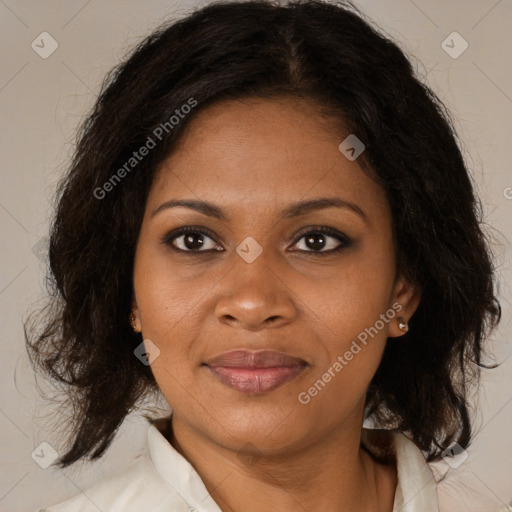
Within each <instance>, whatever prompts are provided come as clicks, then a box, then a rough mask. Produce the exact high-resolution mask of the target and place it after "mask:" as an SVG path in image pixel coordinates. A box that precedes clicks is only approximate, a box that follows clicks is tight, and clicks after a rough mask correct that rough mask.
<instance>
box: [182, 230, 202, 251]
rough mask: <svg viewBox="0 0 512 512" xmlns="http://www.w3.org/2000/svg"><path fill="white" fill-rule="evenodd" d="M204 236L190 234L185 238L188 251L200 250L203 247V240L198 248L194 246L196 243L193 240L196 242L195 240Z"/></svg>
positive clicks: (199, 242) (198, 242) (198, 243)
mask: <svg viewBox="0 0 512 512" xmlns="http://www.w3.org/2000/svg"><path fill="white" fill-rule="evenodd" d="M201 236H202V235H200V234H198V233H196V234H189V235H187V236H186V237H185V246H186V248H187V249H198V248H200V247H202V246H203V240H198V241H197V246H194V242H193V241H192V242H191V240H194V238H198V237H201ZM189 242H190V243H189Z"/></svg>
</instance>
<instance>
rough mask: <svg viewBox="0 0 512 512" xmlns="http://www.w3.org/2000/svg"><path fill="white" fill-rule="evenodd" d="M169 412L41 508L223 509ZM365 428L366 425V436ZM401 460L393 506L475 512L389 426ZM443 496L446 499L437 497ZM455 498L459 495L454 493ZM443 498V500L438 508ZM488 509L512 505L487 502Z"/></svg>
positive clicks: (402, 511) (401, 511)
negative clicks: (122, 452)
mask: <svg viewBox="0 0 512 512" xmlns="http://www.w3.org/2000/svg"><path fill="white" fill-rule="evenodd" d="M167 420H168V418H161V419H159V420H157V421H156V422H155V423H153V424H152V425H150V426H149V428H148V431H147V450H146V451H145V452H144V453H143V454H142V455H139V456H137V457H136V459H135V461H134V463H133V464H132V465H130V466H129V467H128V468H126V469H124V470H123V471H121V472H119V473H117V474H114V475H112V476H110V477H108V478H106V479H104V480H102V481H100V482H97V483H95V484H93V485H92V486H90V487H89V488H87V489H85V490H84V492H82V493H80V494H78V495H76V496H74V497H73V498H71V499H69V500H67V501H65V502H62V503H60V504H58V505H55V506H51V507H47V508H45V509H43V510H41V511H40V512H98V510H100V511H101V512H222V510H221V509H220V507H219V506H218V505H217V504H216V503H215V501H214V500H213V499H212V497H211V496H210V495H209V493H208V491H207V490H206V487H205V485H204V483H203V481H202V480H201V477H200V476H199V474H198V473H197V471H196V470H195V469H194V467H193V466H192V465H191V464H190V462H188V460H187V459H185V458H184V457H183V456H182V455H181V454H180V453H179V452H178V451H177V450H176V449H175V448H174V447H173V446H172V445H171V444H170V443H169V441H168V440H167V439H166V438H165V436H164V434H163V433H162V432H163V431H164V430H163V428H164V425H165V422H166V421H167ZM366 435H367V429H365V428H363V431H362V439H366V438H367V437H366ZM389 435H390V436H391V438H392V443H393V448H394V454H395V457H396V463H397V473H398V485H397V488H396V492H395V501H394V506H393V512H472V511H471V509H470V508H468V507H467V506H466V504H464V503H462V502H461V503H458V502H457V503H458V504H457V503H455V502H454V501H453V496H451V495H450V493H449V492H448V491H445V490H443V492H442V493H441V492H440V491H441V486H440V485H439V484H436V478H435V477H434V474H438V472H437V471H434V472H433V471H432V467H431V466H430V465H429V464H428V463H427V462H426V460H425V457H424V455H423V453H422V452H421V450H420V449H419V448H418V447H417V446H416V445H415V444H414V443H413V442H412V441H411V440H410V439H408V437H406V436H405V435H404V434H403V433H401V432H398V431H389ZM438 497H443V500H438ZM455 499H457V497H455ZM439 503H441V504H442V503H445V505H444V508H440V506H439ZM489 507H490V508H488V509H487V508H486V509H485V511H484V510H483V509H482V508H478V509H477V508H475V512H502V511H510V510H511V509H509V508H508V507H505V508H504V506H503V504H501V505H500V504H499V503H498V504H497V505H496V504H494V503H489Z"/></svg>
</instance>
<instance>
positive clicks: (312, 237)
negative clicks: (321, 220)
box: [298, 226, 351, 254]
mask: <svg viewBox="0 0 512 512" xmlns="http://www.w3.org/2000/svg"><path fill="white" fill-rule="evenodd" d="M326 235H327V236H326ZM302 239H304V243H303V244H302V246H303V247H305V249H304V248H299V250H300V251H302V252H309V253H319V254H323V253H333V252H336V251H341V250H342V249H345V248H346V247H350V245H351V240H350V239H349V238H348V237H347V236H346V235H344V234H343V233H340V232H339V231H337V230H336V229H332V228H329V227H327V226H323V227H318V228H314V229H310V230H309V231H307V232H306V233H304V234H303V235H301V237H300V238H299V239H298V241H299V242H300V241H301V240H302ZM333 240H337V241H338V242H339V243H338V244H337V245H336V242H335V241H333ZM308 249H312V250H308ZM324 249H325V250H324Z"/></svg>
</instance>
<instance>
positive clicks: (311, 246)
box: [306, 234, 325, 249]
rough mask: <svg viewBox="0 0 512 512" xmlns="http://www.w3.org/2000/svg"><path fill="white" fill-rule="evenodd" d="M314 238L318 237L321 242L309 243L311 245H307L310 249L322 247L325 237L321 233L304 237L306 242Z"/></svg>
mask: <svg viewBox="0 0 512 512" xmlns="http://www.w3.org/2000/svg"><path fill="white" fill-rule="evenodd" d="M315 239H320V240H321V242H320V243H315V242H314V241H313V242H312V243H311V245H308V246H309V248H310V249H323V246H324V243H325V238H324V236H323V235H322V234H314V235H309V236H308V237H307V239H306V243H307V244H309V242H311V241H312V240H315Z"/></svg>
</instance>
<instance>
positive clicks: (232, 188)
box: [148, 99, 389, 216]
mask: <svg viewBox="0 0 512 512" xmlns="http://www.w3.org/2000/svg"><path fill="white" fill-rule="evenodd" d="M342 126H343V125H342V122H341V120H340V122H339V123H338V126H337V125H336V120H335V119H325V118H324V117H322V116H320V115H319V110H318V107H317V106H316V105H315V103H313V102H310V101H305V100H296V99H290V100H288V99H286V100H280V101H269V100H262V99H251V100H244V101H234V100H233V101H223V102H219V103H216V104H213V105H211V106H209V107H207V108H205V109H203V110H202V111H199V112H198V113H197V116H196V117H195V118H194V119H192V120H191V122H190V123H189V124H188V125H187V126H186V127H185V130H184V132H183V133H182V135H181V137H180V140H179V142H178V145H177V146H176V147H175V149H174V151H173V152H172V154H171V155H170V156H169V157H168V158H167V159H166V160H165V161H164V162H163V163H162V164H161V166H160V167H159V169H158V172H157V174H156V176H155V180H154V183H153V186H152V188H151V192H150V197H149V199H148V202H149V203H150V206H154V205H155V203H157V202H163V201H167V200H169V199H174V198H183V197H187V198H194V199H200V200H205V201H210V202H214V203H222V204H224V205H226V208H227V209H229V208H231V209H232V210H233V209H236V210H237V211H243V210H244V209H247V210H248V211H249V210H252V211H253V212H257V211H261V210H262V209H265V210H269V209H273V208H278V207H279V206H283V205H285V204H288V203H291V202H295V201H297V200H299V199H307V198H308V197H310V196H311V197H318V196H326V195H328V196H336V197H340V198H342V199H345V200H347V201H351V202H354V203H359V204H361V206H362V207H363V205H364V209H365V210H367V209H373V210H375V212H374V213H375V215H377V216H382V215H385V216H387V215H388V214H389V211H388V205H387V200H386V197H385V192H384V190H383V189H382V187H381V186H380V185H378V184H377V183H375V182H374V181H373V180H372V179H371V178H369V177H368V175H367V174H365V172H363V170H362V169H361V167H360V166H359V164H358V162H357V159H356V160H354V161H351V160H349V159H348V158H346V156H345V155H344V154H343V153H342V152H341V151H340V150H339V148H338V146H339V145H340V143H341V142H342V141H343V140H344V138H346V136H347V135H348V133H343V129H342Z"/></svg>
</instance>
